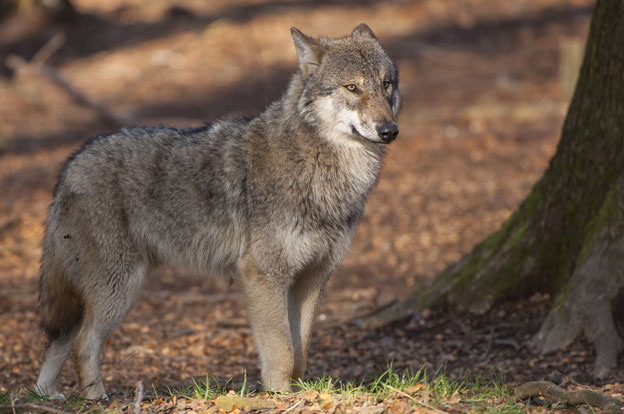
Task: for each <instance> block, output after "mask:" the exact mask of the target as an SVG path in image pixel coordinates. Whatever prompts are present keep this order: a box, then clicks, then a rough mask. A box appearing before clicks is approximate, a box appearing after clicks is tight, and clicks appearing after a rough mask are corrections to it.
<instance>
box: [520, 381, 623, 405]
mask: <svg viewBox="0 0 624 414" xmlns="http://www.w3.org/2000/svg"><path fill="white" fill-rule="evenodd" d="M514 396H515V397H516V400H518V401H523V400H526V399H528V398H530V397H538V396H539V397H543V398H545V399H547V400H548V401H552V402H556V403H560V404H565V405H579V404H588V405H591V406H594V407H598V408H600V409H602V410H605V411H607V412H609V413H624V404H623V403H622V402H620V401H618V400H616V399H614V398H611V397H609V396H607V395H605V394H603V393H601V392H598V391H592V390H577V391H566V390H564V389H563V388H561V387H558V386H556V385H555V384H553V383H552V382H549V381H531V382H527V383H524V384H522V385H519V386H518V387H516V389H515V390H514Z"/></svg>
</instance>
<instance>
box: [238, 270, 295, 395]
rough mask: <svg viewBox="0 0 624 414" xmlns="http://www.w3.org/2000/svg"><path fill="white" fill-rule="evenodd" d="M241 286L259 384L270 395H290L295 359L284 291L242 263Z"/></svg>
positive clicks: (274, 281) (272, 280) (270, 279)
mask: <svg viewBox="0 0 624 414" xmlns="http://www.w3.org/2000/svg"><path fill="white" fill-rule="evenodd" d="M243 260H244V261H243V264H242V266H241V284H242V287H243V294H244V296H245V304H246V306H247V314H248V318H249V322H250V324H251V329H252V333H253V336H254V339H255V341H256V347H257V348H258V355H259V357H260V364H261V366H262V383H263V385H264V387H265V388H266V389H268V390H272V391H290V385H291V378H292V372H293V364H294V356H293V347H292V340H291V337H290V325H289V321H288V297H287V287H284V286H281V285H280V283H279V282H277V281H276V280H274V279H273V278H271V277H270V276H267V275H264V274H262V273H261V272H259V271H258V269H257V267H256V265H255V263H254V261H253V259H249V260H246V259H243Z"/></svg>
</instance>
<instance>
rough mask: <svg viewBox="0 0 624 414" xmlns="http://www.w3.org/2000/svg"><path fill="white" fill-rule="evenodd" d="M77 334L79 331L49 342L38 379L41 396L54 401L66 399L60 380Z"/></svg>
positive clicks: (37, 387)
mask: <svg viewBox="0 0 624 414" xmlns="http://www.w3.org/2000/svg"><path fill="white" fill-rule="evenodd" d="M77 333H78V330H77V329H76V330H74V331H72V332H70V333H69V334H67V335H64V336H62V337H60V338H56V339H52V340H50V339H49V340H48V341H49V343H48V345H47V346H46V350H45V352H44V357H43V364H42V366H41V372H40V373H39V378H38V379H37V386H36V390H37V392H39V393H40V394H43V395H47V396H48V397H49V398H50V399H52V400H58V399H63V398H64V396H63V394H61V393H60V391H59V379H60V377H61V371H62V370H63V365H64V364H65V361H67V358H69V355H70V353H71V350H72V345H73V343H74V338H75V337H76V334H77Z"/></svg>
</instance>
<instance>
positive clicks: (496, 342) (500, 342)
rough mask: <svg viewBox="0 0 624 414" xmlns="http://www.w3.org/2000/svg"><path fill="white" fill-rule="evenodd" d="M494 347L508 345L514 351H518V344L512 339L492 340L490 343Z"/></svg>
mask: <svg viewBox="0 0 624 414" xmlns="http://www.w3.org/2000/svg"><path fill="white" fill-rule="evenodd" d="M492 342H493V343H494V345H508V346H510V347H512V348H514V349H515V350H516V351H518V350H520V344H518V342H516V341H515V340H514V339H494V340H493V341H492Z"/></svg>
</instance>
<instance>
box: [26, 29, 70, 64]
mask: <svg viewBox="0 0 624 414" xmlns="http://www.w3.org/2000/svg"><path fill="white" fill-rule="evenodd" d="M65 40H67V38H66V37H65V34H63V32H58V33H56V34H55V35H54V36H52V37H51V38H50V40H48V41H47V42H46V43H45V44H44V45H43V46H42V47H41V49H39V50H38V51H37V53H35V55H34V56H33V57H32V59H31V60H30V62H31V63H33V64H35V65H43V64H44V63H45V62H46V61H47V60H48V59H50V57H51V56H52V55H53V54H54V53H56V51H57V50H59V49H60V48H61V46H63V44H64V43H65Z"/></svg>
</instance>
